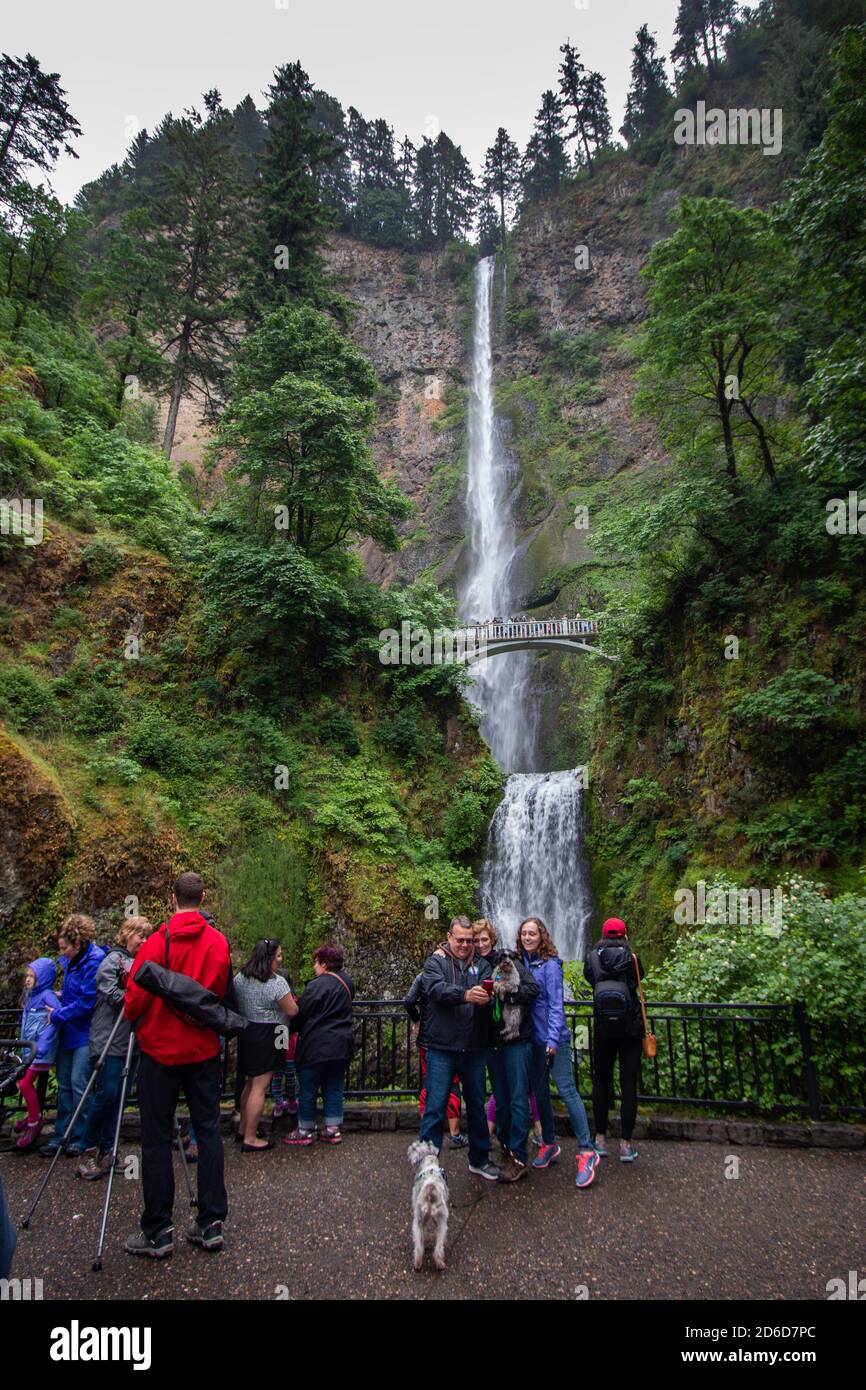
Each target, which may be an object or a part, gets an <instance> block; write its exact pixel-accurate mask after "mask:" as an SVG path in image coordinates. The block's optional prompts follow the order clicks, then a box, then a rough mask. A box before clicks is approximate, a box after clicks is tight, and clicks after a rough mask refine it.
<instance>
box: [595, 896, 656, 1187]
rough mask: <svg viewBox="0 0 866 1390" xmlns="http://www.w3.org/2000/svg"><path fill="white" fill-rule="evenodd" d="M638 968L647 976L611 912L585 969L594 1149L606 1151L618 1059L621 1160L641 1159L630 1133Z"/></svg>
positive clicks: (636, 1067) (637, 1045)
mask: <svg viewBox="0 0 866 1390" xmlns="http://www.w3.org/2000/svg"><path fill="white" fill-rule="evenodd" d="M635 962H637V964H636V965H635ZM638 971H640V973H641V975H643V967H642V965H641V963H640V958H639V957H638V956H636V955H635V954H634V952H633V951H632V949H631V946H630V945H629V940H628V931H627V929H626V925H625V922H623V921H621V920H620V918H619V917H609V918H608V919H607V921H606V922H605V923H604V926H603V927H602V929H601V941H599V942H598V944H597V945H596V946H593V948H592V950H591V951H589V952H588V953H587V957H586V961H585V962H584V966H583V973H584V977H585V978H586V979H587V980H588V981H589V983H590V984H591V985H592V987H593V999H594V1004H595V1009H594V1014H595V1037H594V1048H593V1052H594V1062H595V1066H594V1069H593V1080H592V1110H593V1118H594V1120H595V1130H596V1135H595V1148H596V1153H598V1154H599V1155H600V1156H601V1157H605V1156H606V1155H607V1152H608V1150H607V1144H606V1142H605V1136H606V1135H607V1117H608V1111H609V1110H610V1104H611V1099H612V1094H613V1067H614V1063H615V1062H616V1060H617V1058H619V1084H620V1093H621V1096H622V1102H621V1115H622V1138H621V1139H620V1143H619V1157H620V1162H621V1163H633V1162H634V1160H635V1159H636V1158H637V1150H636V1149H635V1148H633V1147H632V1143H631V1136H632V1134H633V1133H634V1122H635V1120H636V1118H637V1081H638V1073H639V1071H640V1059H641V1052H642V1047H643V1044H642V1039H643V1036H644V1023H643V1015H642V1013H641V1007H640V999H639V997H638V973H637V972H638Z"/></svg>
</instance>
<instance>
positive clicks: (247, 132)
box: [232, 94, 265, 179]
mask: <svg viewBox="0 0 866 1390" xmlns="http://www.w3.org/2000/svg"><path fill="white" fill-rule="evenodd" d="M232 119H233V121H234V129H235V153H236V155H237V159H238V163H239V164H240V166H241V169H242V170H243V172H244V174H245V175H246V177H247V178H248V179H253V178H255V176H256V172H257V170H258V166H259V160H260V159H261V157H262V152H263V150H264V148H265V123H264V121H263V120H262V116H261V113H260V111H259V110H258V109H257V107H256V104H255V102H254V101H253V99H252V97H251V96H249V94H248V95H247V96H245V97H244V99H243V101H239V102H238V104H237V106H236V107H235V109H234V111H233V112H232Z"/></svg>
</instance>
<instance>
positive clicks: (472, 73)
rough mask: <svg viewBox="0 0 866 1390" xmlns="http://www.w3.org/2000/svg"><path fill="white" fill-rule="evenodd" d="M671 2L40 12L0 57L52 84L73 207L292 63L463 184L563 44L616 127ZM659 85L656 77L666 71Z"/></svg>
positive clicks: (58, 180) (195, 2)
mask: <svg viewBox="0 0 866 1390" xmlns="http://www.w3.org/2000/svg"><path fill="white" fill-rule="evenodd" d="M676 9H677V0H428V3H419V0H141V2H140V3H130V2H129V0H126V3H123V0H40V3H39V4H38V5H35V6H33V7H31V6H30V5H19V6H17V7H16V9H15V10H14V11H12V10H11V7H7V13H6V16H5V18H4V21H3V48H4V49H5V50H6V51H7V52H9V53H13V54H15V55H19V56H23V55H24V53H26V52H28V51H29V52H31V53H33V54H35V56H36V57H37V58H38V59H39V61H40V63H41V65H42V68H43V70H44V71H49V72H59V73H60V75H61V79H62V83H61V85H62V86H63V87H64V88H65V89H66V91H67V93H68V101H69V106H70V109H71V111H72V113H73V115H74V116H75V117H76V118H77V119H78V121H79V122H80V124H81V126H82V129H83V132H84V133H83V135H82V137H81V139H80V140H79V141H78V143H77V146H76V148H77V150H78V154H79V158H78V159H77V160H74V159H64V160H63V161H62V163H61V164H59V165H58V168H57V171H56V173H55V175H54V178H53V186H54V189H55V191H56V193H57V195H58V196H59V197H60V198H62V199H63V200H64V201H67V202H71V201H72V199H73V198H74V197H75V194H76V193H77V191H78V189H79V188H80V187H81V185H82V184H84V183H87V182H89V180H90V179H93V178H95V177H96V176H97V175H98V174H100V173H101V172H102V171H103V169H106V168H107V167H108V166H109V165H110V164H113V163H116V162H118V161H120V160H121V159H122V158H123V155H124V153H125V151H126V148H127V146H128V144H129V142H130V139H131V138H132V136H133V135H134V134H135V132H136V131H137V130H139V129H141V128H142V127H147V128H148V129H151V130H152V129H153V128H154V126H155V125H156V124H157V122H158V121H159V120H160V119H161V117H162V116H163V115H164V114H165V113H166V112H167V111H173V112H175V113H176V114H179V113H180V112H181V111H182V110H183V108H184V107H186V106H190V105H193V104H196V103H199V102H200V98H201V93H202V92H204V91H207V90H208V88H210V87H217V88H218V89H219V90H220V91H221V92H222V95H223V100H224V102H225V103H226V104H227V105H229V106H235V105H236V104H237V102H238V101H240V99H241V98H242V97H243V96H245V95H246V94H247V92H249V93H250V94H251V95H252V97H253V99H254V100H255V101H256V103H257V105H259V106H262V105H264V98H263V92H264V90H265V88H266V87H267V85H268V82H269V81H270V77H271V74H272V72H273V70H274V68H275V67H276V66H278V65H279V64H281V63H285V62H292V61H294V60H295V59H296V58H297V59H300V61H301V63H302V64H303V66H304V68H305V69H306V71H307V72H308V73H309V75H310V78H311V80H312V82H313V84H314V86H316V87H320V88H323V89H324V90H325V91H327V92H330V93H331V95H332V96H335V97H337V98H338V100H339V101H341V102H342V104H343V106H344V108H345V107H348V106H350V105H352V106H356V107H357V108H358V110H359V111H361V112H362V113H363V115H364V116H366V117H367V118H372V117H376V116H384V117H385V119H386V120H387V121H389V122H390V124H391V125H393V126H394V128H395V133H396V135H397V137H398V139H399V138H402V137H403V135H404V134H408V135H409V137H410V139H411V140H413V142H415V143H416V144H417V143H418V142H419V141H420V139H421V137H422V136H423V135H425V134H432V135H435V134H436V131H437V129H440V128H441V129H442V130H445V131H446V132H447V133H448V135H450V137H451V138H452V139H453V140H454V141H455V143H456V144H459V145H461V146H462V147H463V151H464V153H465V154H466V155H467V157H468V158H469V159H470V160H471V162H472V164H473V167H474V168H475V169H476V170H477V169H478V168H479V165H480V163H481V161H482V160H483V158H484V152H485V150H486V148H487V146H488V145H489V144H490V143H491V141H492V140H493V138H494V136H495V134H496V129H497V127H498V126H500V125H504V126H505V128H506V129H507V130H508V132H509V134H510V135H511V136H512V138H513V139H515V140H516V141H517V143H518V144H519V145H520V147H521V149H523V147H524V146H525V144H526V141H527V139H528V136H529V134H530V132H531V128H532V121H533V117H534V115H535V112H536V110H537V107H538V104H539V97H540V95H541V93H542V91H543V90H544V89H545V88H546V87H555V86H556V83H557V67H558V65H559V62H560V55H559V45H560V44H561V43H564V42H565V41H566V40H567V39H570V40H571V42H572V43H574V44H575V45H576V46H577V48H578V50H579V52H580V55H581V58H582V60H583V62H584V63H585V64H586V66H587V68H597V69H598V70H599V71H601V72H602V73H603V74H604V76H605V78H606V79H607V90H608V99H609V102H610V108H611V114H612V116H613V118H614V127H615V128H616V127H618V126H619V125H620V123H621V120H622V112H623V107H624V104H625V94H626V90H627V88H628V84H629V70H630V66H631V48H632V45H633V43H634V36H635V33H636V31H637V29H638V28H639V27H640V25H641V24H643V23H644V22H646V23H647V24H649V27H650V30H651V31H652V32H653V33H655V34H656V37H657V39H658V42H659V47H660V50H661V52H662V54H663V55H664V56H665V59H666V60H667V58H668V54H669V53H670V49H671V46H672V40H671V33H672V28H673V21H674V16H675V14H676ZM668 69H669V71H670V65H669V63H668Z"/></svg>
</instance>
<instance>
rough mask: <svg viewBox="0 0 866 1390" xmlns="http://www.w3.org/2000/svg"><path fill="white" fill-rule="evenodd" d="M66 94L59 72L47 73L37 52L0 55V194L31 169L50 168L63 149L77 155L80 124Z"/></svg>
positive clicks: (47, 170) (44, 170) (67, 152)
mask: <svg viewBox="0 0 866 1390" xmlns="http://www.w3.org/2000/svg"><path fill="white" fill-rule="evenodd" d="M65 97H66V93H65V91H64V90H63V88H62V87H61V86H60V74H59V73H58V72H43V71H42V70H41V68H40V66H39V62H38V59H36V58H34V57H33V54H32V53H28V54H26V56H25V57H24V58H12V57H10V56H9V54H8V53H4V54H3V55H2V58H0V195H2V194H3V192H4V191H5V190H7V189H10V188H12V186H13V185H14V184H16V183H18V182H19V181H20V180H21V179H22V178H23V176H24V171H25V170H26V169H33V168H35V169H41V170H42V171H43V173H48V172H49V170H51V169H52V168H53V167H54V165H55V164H56V162H57V160H58V158H59V156H60V153H61V151H62V152H63V153H64V154H69V155H71V156H72V157H73V159H77V158H78V155H77V154H76V153H75V150H74V149H73V148H72V146H71V144H70V143H69V141H70V138H72V139H75V138H76V137H77V136H79V135H80V134H81V127H80V125H79V124H78V122H77V121H76V119H75V117H74V116H73V115H71V113H70V111H69V107H68V106H67V104H66V101H65Z"/></svg>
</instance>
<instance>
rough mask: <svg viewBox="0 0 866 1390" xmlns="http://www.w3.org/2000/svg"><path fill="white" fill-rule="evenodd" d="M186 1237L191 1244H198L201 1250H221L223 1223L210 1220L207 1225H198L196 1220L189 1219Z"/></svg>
mask: <svg viewBox="0 0 866 1390" xmlns="http://www.w3.org/2000/svg"><path fill="white" fill-rule="evenodd" d="M186 1238H187V1240H188V1241H189V1242H190V1244H191V1245H200V1246H201V1248H202V1250H222V1248H223V1223H222V1222H221V1221H212V1222H211V1223H210V1225H209V1226H200V1225H199V1224H198V1222H197V1221H190V1223H189V1225H188V1226H187V1228H186Z"/></svg>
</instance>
